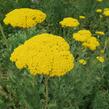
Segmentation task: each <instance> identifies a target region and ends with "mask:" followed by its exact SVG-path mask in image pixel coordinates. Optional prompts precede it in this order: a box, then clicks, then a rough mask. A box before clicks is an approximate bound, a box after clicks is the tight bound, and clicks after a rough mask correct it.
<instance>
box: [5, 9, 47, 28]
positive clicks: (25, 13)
mask: <svg viewBox="0 0 109 109" xmlns="http://www.w3.org/2000/svg"><path fill="white" fill-rule="evenodd" d="M45 18H46V14H45V13H43V12H42V11H40V10H36V9H30V8H20V9H15V10H13V11H11V12H9V13H8V14H7V15H6V17H5V19H4V23H5V24H6V25H8V24H10V25H11V26H12V27H21V28H30V27H33V26H35V25H37V24H38V23H41V22H43V21H44V20H45Z"/></svg>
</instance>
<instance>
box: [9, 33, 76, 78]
mask: <svg viewBox="0 0 109 109" xmlns="http://www.w3.org/2000/svg"><path fill="white" fill-rule="evenodd" d="M10 60H11V61H12V62H15V64H16V66H17V68H18V69H23V68H27V69H28V70H29V71H30V73H31V74H32V75H38V74H39V75H41V74H43V75H48V76H62V75H65V74H66V73H67V72H69V71H70V70H71V69H73V67H74V57H73V55H72V54H71V52H70V47H69V45H68V43H67V42H66V41H65V40H64V39H63V38H62V37H60V36H56V35H53V34H48V33H43V34H39V35H36V36H34V37H32V38H30V39H29V40H27V41H25V43H24V44H22V45H20V46H18V47H17V48H16V49H14V51H13V53H12V54H11V57H10Z"/></svg>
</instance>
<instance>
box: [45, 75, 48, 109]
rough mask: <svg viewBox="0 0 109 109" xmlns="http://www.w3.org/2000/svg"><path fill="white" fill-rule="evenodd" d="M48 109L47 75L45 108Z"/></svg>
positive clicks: (46, 81)
mask: <svg viewBox="0 0 109 109" xmlns="http://www.w3.org/2000/svg"><path fill="white" fill-rule="evenodd" d="M44 109H48V77H47V76H46V77H45V108H44Z"/></svg>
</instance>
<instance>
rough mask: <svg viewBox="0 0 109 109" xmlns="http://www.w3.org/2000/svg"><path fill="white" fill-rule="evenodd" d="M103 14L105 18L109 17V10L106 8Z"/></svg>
mask: <svg viewBox="0 0 109 109" xmlns="http://www.w3.org/2000/svg"><path fill="white" fill-rule="evenodd" d="M103 14H104V15H105V16H109V8H105V9H104V11H103Z"/></svg>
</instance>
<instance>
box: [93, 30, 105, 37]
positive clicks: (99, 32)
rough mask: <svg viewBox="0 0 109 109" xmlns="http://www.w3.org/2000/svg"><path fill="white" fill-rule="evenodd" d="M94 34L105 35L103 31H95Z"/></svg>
mask: <svg viewBox="0 0 109 109" xmlns="http://www.w3.org/2000/svg"><path fill="white" fill-rule="evenodd" d="M95 33H96V34H98V35H101V36H103V35H105V33H104V32H103V31H96V32H95Z"/></svg>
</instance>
